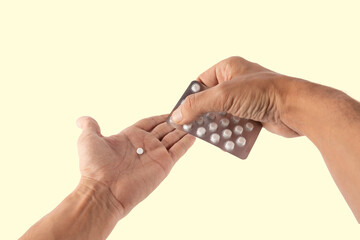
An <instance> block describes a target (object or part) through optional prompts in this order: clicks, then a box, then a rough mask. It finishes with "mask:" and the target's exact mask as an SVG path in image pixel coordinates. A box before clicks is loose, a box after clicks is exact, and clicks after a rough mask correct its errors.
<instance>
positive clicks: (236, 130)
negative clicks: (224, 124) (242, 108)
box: [234, 125, 244, 135]
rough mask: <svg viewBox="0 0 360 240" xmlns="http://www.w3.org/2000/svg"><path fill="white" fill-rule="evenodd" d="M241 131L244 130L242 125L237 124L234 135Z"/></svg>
mask: <svg viewBox="0 0 360 240" xmlns="http://www.w3.org/2000/svg"><path fill="white" fill-rule="evenodd" d="M243 131H244V129H243V127H242V126H239V125H237V126H236V127H235V128H234V133H235V134H236V135H240V134H242V132H243Z"/></svg>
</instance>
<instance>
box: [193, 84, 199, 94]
mask: <svg viewBox="0 0 360 240" xmlns="http://www.w3.org/2000/svg"><path fill="white" fill-rule="evenodd" d="M191 91H193V92H198V91H200V85H199V84H198V83H194V84H193V85H192V86H191Z"/></svg>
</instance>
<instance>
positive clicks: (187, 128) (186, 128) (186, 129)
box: [183, 123, 192, 132]
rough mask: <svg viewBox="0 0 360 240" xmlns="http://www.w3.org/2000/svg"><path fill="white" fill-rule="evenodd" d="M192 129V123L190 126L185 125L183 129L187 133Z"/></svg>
mask: <svg viewBox="0 0 360 240" xmlns="http://www.w3.org/2000/svg"><path fill="white" fill-rule="evenodd" d="M191 128H192V124H191V123H189V124H184V125H183V129H184V130H185V131H187V132H188V131H189V130H190V129H191Z"/></svg>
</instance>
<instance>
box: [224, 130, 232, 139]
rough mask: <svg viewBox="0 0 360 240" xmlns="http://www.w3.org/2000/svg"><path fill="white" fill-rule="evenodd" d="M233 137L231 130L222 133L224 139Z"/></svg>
mask: <svg viewBox="0 0 360 240" xmlns="http://www.w3.org/2000/svg"><path fill="white" fill-rule="evenodd" d="M231 135H232V132H231V131H230V129H225V130H224V131H223V132H222V136H223V138H225V139H229V138H230V137H231Z"/></svg>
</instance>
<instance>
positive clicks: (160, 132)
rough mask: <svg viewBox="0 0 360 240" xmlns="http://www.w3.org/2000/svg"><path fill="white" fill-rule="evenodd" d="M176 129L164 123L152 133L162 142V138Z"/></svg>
mask: <svg viewBox="0 0 360 240" xmlns="http://www.w3.org/2000/svg"><path fill="white" fill-rule="evenodd" d="M173 130H174V128H173V127H171V126H170V125H169V124H167V123H166V122H163V123H161V124H159V125H157V126H156V127H155V128H154V129H153V130H152V131H151V133H152V134H154V135H155V137H156V138H157V139H159V140H160V141H161V140H162V138H163V137H164V136H165V135H166V134H168V133H170V132H171V131H173Z"/></svg>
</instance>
